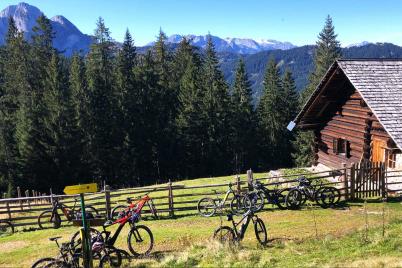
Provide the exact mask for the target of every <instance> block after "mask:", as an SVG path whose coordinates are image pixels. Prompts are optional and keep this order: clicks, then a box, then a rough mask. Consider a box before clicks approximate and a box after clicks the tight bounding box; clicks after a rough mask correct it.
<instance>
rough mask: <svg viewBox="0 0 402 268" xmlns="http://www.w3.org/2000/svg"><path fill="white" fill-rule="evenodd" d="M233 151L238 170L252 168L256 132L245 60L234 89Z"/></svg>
mask: <svg viewBox="0 0 402 268" xmlns="http://www.w3.org/2000/svg"><path fill="white" fill-rule="evenodd" d="M231 97H232V105H233V119H232V122H233V151H234V156H235V157H234V158H235V165H236V167H238V168H237V170H238V171H239V172H240V171H244V170H245V168H249V167H251V166H250V165H251V164H252V162H253V160H254V158H253V155H252V151H253V149H254V148H253V147H254V141H255V140H254V137H255V132H256V129H255V128H256V126H255V123H256V122H255V113H254V107H253V104H252V91H251V85H250V81H249V79H248V75H247V72H246V67H245V64H244V61H243V59H240V61H239V63H238V66H237V70H236V76H235V81H234V85H233V89H232V96H231Z"/></svg>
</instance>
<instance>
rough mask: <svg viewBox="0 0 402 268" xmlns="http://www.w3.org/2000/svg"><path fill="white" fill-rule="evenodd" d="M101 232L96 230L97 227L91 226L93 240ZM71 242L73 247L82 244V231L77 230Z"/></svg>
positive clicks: (90, 231)
mask: <svg viewBox="0 0 402 268" xmlns="http://www.w3.org/2000/svg"><path fill="white" fill-rule="evenodd" d="M99 234H100V232H99V231H98V230H96V229H95V228H92V227H91V228H89V235H90V236H91V240H92V239H93V238H94V239H95V238H96V237H98V235H99ZM70 243H71V247H73V248H76V247H77V245H79V244H81V236H80V231H77V232H75V233H74V234H73V236H72V237H71V239H70Z"/></svg>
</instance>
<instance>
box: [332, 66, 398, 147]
mask: <svg viewBox="0 0 402 268" xmlns="http://www.w3.org/2000/svg"><path fill="white" fill-rule="evenodd" d="M337 63H338V66H339V67H340V68H341V69H342V71H343V72H344V73H345V75H346V76H347V77H348V79H349V81H350V82H351V83H352V85H353V86H354V87H355V89H356V90H357V91H359V92H360V94H361V96H362V97H363V99H364V101H365V102H366V103H367V105H368V106H369V107H370V109H371V110H372V111H373V113H374V114H375V115H376V117H377V118H378V120H379V121H380V123H381V124H382V125H383V127H384V128H385V130H386V131H387V132H388V134H389V135H390V136H391V137H392V139H393V140H394V142H395V143H396V144H397V146H398V147H399V148H400V149H402V59H397V60H396V59H372V60H367V59H361V60H338V61H337Z"/></svg>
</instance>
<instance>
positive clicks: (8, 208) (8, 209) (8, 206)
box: [6, 202, 11, 220]
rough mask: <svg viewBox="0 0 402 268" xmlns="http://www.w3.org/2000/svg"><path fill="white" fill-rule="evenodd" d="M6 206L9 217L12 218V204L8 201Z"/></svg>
mask: <svg viewBox="0 0 402 268" xmlns="http://www.w3.org/2000/svg"><path fill="white" fill-rule="evenodd" d="M6 206H7V214H8V219H9V220H11V211H10V204H9V203H8V202H7V203H6Z"/></svg>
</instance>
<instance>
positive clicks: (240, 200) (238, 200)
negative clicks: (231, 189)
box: [230, 195, 252, 215]
mask: <svg viewBox="0 0 402 268" xmlns="http://www.w3.org/2000/svg"><path fill="white" fill-rule="evenodd" d="M251 208H252V203H251V200H250V198H249V197H248V196H247V195H235V196H234V197H233V199H232V200H231V201H230V210H231V212H232V213H234V214H237V215H241V214H244V213H246V212H247V211H249V210H251Z"/></svg>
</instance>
